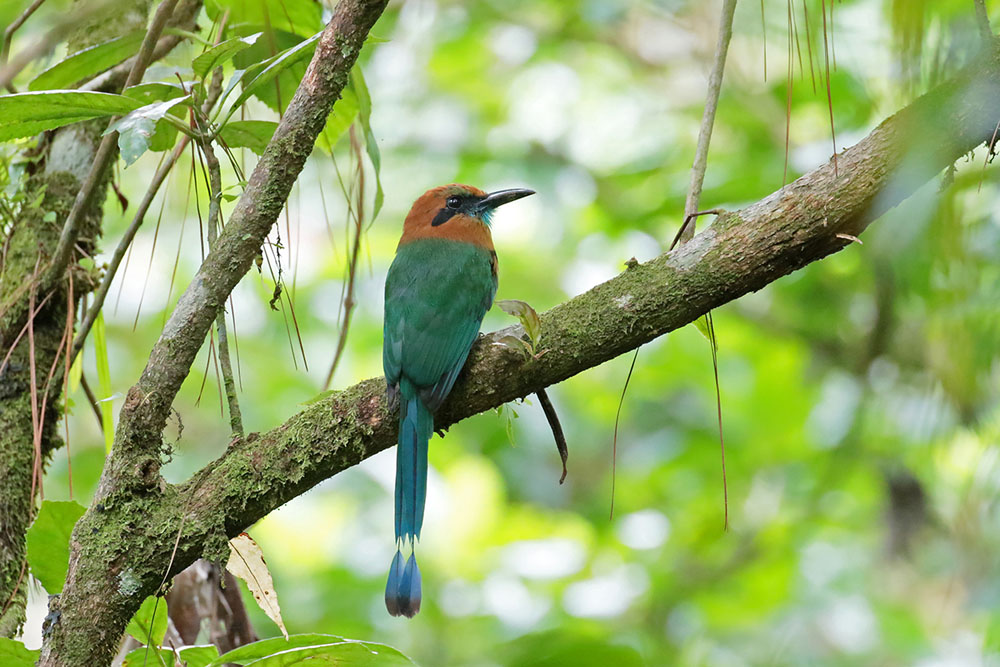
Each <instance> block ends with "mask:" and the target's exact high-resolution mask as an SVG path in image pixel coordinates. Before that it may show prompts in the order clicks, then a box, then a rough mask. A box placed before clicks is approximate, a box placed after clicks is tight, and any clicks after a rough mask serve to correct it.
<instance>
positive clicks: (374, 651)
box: [208, 634, 414, 667]
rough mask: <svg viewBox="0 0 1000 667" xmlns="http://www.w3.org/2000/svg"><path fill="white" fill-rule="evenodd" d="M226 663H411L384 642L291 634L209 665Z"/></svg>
mask: <svg viewBox="0 0 1000 667" xmlns="http://www.w3.org/2000/svg"><path fill="white" fill-rule="evenodd" d="M226 663H236V664H239V665H253V667H288V666H290V665H302V664H305V665H341V666H344V667H362V666H366V665H373V666H374V665H379V666H381V665H413V664H414V662H413V661H412V660H410V659H409V658H407V657H406V656H405V655H403V654H402V653H400V652H399V651H397V650H396V649H394V648H392V647H391V646H386V645H385V644H378V643H375V642H360V641H357V640H354V639H344V638H343V637H337V636H336V635H322V634H304V635H291V636H290V637H289V638H288V640H287V641H286V640H285V639H282V638H281V637H276V638H272V639H263V640H261V641H258V642H254V643H252V644H247V645H245V646H241V647H239V648H237V649H234V650H232V651H230V652H228V653H224V654H223V655H221V656H219V657H218V658H216V659H215V660H214V661H213V662H211V663H210V664H209V666H208V667H221V665H224V664H226Z"/></svg>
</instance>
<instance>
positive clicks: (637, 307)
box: [41, 0, 1000, 665]
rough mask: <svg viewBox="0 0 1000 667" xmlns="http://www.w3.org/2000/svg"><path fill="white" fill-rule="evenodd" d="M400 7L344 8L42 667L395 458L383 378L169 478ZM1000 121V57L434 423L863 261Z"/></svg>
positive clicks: (481, 360)
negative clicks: (185, 428) (289, 215)
mask: <svg viewBox="0 0 1000 667" xmlns="http://www.w3.org/2000/svg"><path fill="white" fill-rule="evenodd" d="M384 5H385V2H384V1H375V0H369V1H365V0H344V1H343V2H341V3H340V5H338V7H337V13H336V14H335V16H334V19H333V20H332V21H331V24H330V25H329V26H328V27H327V30H326V31H325V32H324V35H323V37H322V39H321V41H320V43H319V46H318V47H317V52H316V55H315V56H314V58H313V61H312V63H311V64H310V66H309V70H308V71H307V74H306V76H305V78H304V80H303V82H302V84H301V85H300V86H299V89H298V91H297V92H296V95H295V98H294V100H293V101H292V104H291V105H290V106H289V109H288V111H287V113H286V114H285V116H284V119H283V120H282V123H281V125H280V126H279V128H278V130H277V131H276V133H275V136H274V139H273V140H272V142H271V144H269V146H268V149H267V151H265V153H264V155H263V156H262V158H261V160H260V162H259V164H258V166H257V168H256V169H255V171H254V174H253V176H252V177H251V179H250V182H249V184H248V187H247V189H246V191H245V193H244V195H243V196H242V197H241V199H240V201H239V203H238V205H237V207H236V210H235V211H234V214H233V215H232V216H231V218H230V221H229V223H228V224H227V226H226V229H225V231H224V232H223V234H222V235H221V236H220V237H219V239H218V242H217V243H216V245H215V247H214V248H213V250H212V251H211V252H210V253H209V255H208V257H207V258H206V260H205V262H204V263H203V265H202V267H201V269H200V270H199V272H198V274H197V276H196V277H195V279H194V280H193V281H192V283H191V285H190V286H189V288H188V289H187V291H186V292H185V294H184V296H183V297H182V298H181V300H180V302H179V304H178V307H177V309H176V310H175V312H174V313H173V315H172V316H171V318H170V321H169V322H168V324H167V326H166V327H165V330H164V332H163V334H162V336H161V338H160V340H159V341H158V342H157V344H156V346H155V347H154V349H153V351H152V354H151V356H150V360H149V362H148V364H147V366H146V369H145V371H144V372H143V375H142V377H141V378H140V380H139V382H138V384H137V385H136V386H135V387H133V388H132V389H131V390H130V391H129V394H128V396H127V398H126V402H125V405H124V407H123V408H122V414H121V420H120V425H119V428H118V432H117V434H116V440H115V447H114V450H113V453H112V456H111V458H110V459H109V462H108V464H107V465H106V467H105V471H104V474H103V476H102V481H101V485H100V488H99V490H98V493H97V497H96V498H95V501H94V504H93V506H92V507H91V508H90V509H89V510H88V511H87V513H86V515H85V516H84V517H83V518H82V519H81V521H80V522H79V523H78V524H77V526H76V528H75V530H74V533H73V539H72V542H71V550H72V551H71V558H70V569H69V574H68V577H67V582H66V587H65V589H64V592H63V594H62V595H61V596H60V598H59V599H54V600H53V601H52V603H51V605H50V610H51V613H50V619H51V622H50V624H49V625H48V627H47V638H46V641H45V645H44V647H43V653H42V661H41V664H42V665H101V664H106V663H107V662H108V660H110V657H111V655H112V654H113V649H114V645H115V643H116V642H117V640H118V637H119V636H120V635H121V632H122V630H123V628H124V626H125V623H126V622H127V620H128V618H129V617H130V615H131V614H132V613H133V612H134V610H135V609H136V608H137V607H138V605H139V603H140V602H141V601H142V599H143V598H144V597H145V596H146V595H149V594H150V593H153V592H156V588H157V586H158V584H159V582H160V581H161V580H163V579H164V577H166V576H170V575H173V574H175V573H177V572H179V571H180V570H182V569H183V568H184V567H186V566H187V565H189V564H190V563H191V562H193V561H194V560H195V559H196V558H198V557H200V556H202V555H204V556H205V557H206V558H208V559H209V560H213V561H219V560H223V559H224V558H225V557H226V556H227V555H228V545H227V542H228V539H229V538H230V537H232V536H234V535H236V534H237V533H238V532H240V531H241V530H242V529H244V528H245V527H246V526H248V525H249V524H251V523H252V522H254V521H256V520H257V519H259V518H261V517H263V516H264V515H266V514H267V513H268V512H270V511H271V510H273V509H274V508H276V507H278V506H279V505H281V504H282V503H284V502H287V501H288V500H290V499H291V498H293V497H295V496H296V495H299V494H301V493H303V492H304V491H306V490H307V489H309V488H310V487H312V486H313V485H315V484H317V483H318V482H320V481H322V480H323V479H325V478H327V477H329V476H331V475H333V474H336V473H337V472H340V471H342V470H344V469H345V468H347V467H349V466H351V465H354V464H356V463H357V462H359V461H361V460H362V459H364V458H365V457H367V456H370V455H372V454H374V453H376V452H378V451H380V450H382V449H385V448H387V447H389V446H391V445H392V444H394V442H395V430H396V419H395V417H393V416H392V415H390V414H389V413H388V411H387V407H386V402H385V384H384V381H383V380H382V379H372V380H367V381H365V382H362V383H360V384H358V385H355V386H354V387H351V388H349V389H346V390H344V391H341V392H336V393H334V394H332V395H330V396H328V397H326V398H324V399H322V400H321V401H319V402H317V403H315V404H314V405H312V406H310V407H309V408H307V409H306V410H304V411H302V412H300V413H299V414H297V415H295V416H294V417H292V418H290V419H289V420H288V421H287V422H285V423H284V424H282V425H281V426H279V427H277V428H275V429H273V430H272V431H270V432H268V433H265V434H263V435H258V434H250V435H248V436H247V437H245V438H237V439H234V440H233V441H232V442H231V443H230V446H229V448H228V449H227V451H226V452H225V453H224V454H223V455H222V456H221V457H220V458H219V459H217V460H216V461H214V462H213V463H211V464H209V465H208V466H206V467H205V468H204V469H203V470H201V471H200V472H199V473H197V474H196V475H195V476H194V477H193V478H192V479H191V480H190V481H188V482H186V483H185V484H182V485H170V484H167V483H166V482H165V481H164V480H163V479H162V477H160V475H159V467H160V464H161V455H160V447H161V442H162V441H161V433H162V430H163V427H164V424H165V420H166V417H167V413H168V411H169V409H170V405H171V403H172V401H173V398H174V396H175V394H176V391H177V388H178V387H179V386H180V383H181V382H182V381H183V379H184V377H185V376H186V375H187V373H188V372H189V369H190V365H191V362H192V360H193V358H194V355H195V353H196V352H197V350H198V348H199V347H200V346H201V345H202V343H203V341H204V337H205V335H206V333H207V331H208V329H209V327H210V326H211V323H212V322H213V320H214V318H215V316H216V314H217V312H218V309H219V308H220V307H221V306H222V304H223V303H224V302H225V299H226V297H227V296H228V294H229V292H230V291H231V290H232V289H233V287H234V286H235V285H236V283H237V282H238V281H239V280H240V278H242V276H243V275H244V274H245V273H246V271H247V270H248V269H249V267H250V263H251V261H252V258H253V257H254V255H255V254H256V253H257V251H258V249H259V247H260V245H261V243H262V242H263V240H264V238H265V236H266V234H267V233H268V231H269V230H270V227H271V225H272V224H273V222H274V221H275V219H276V218H277V215H278V213H279V212H280V209H281V206H282V204H283V202H284V199H285V197H286V196H287V194H288V192H289V189H290V188H291V185H292V183H293V182H294V180H295V178H296V176H297V175H298V173H299V171H300V170H301V168H302V164H303V163H304V161H305V158H306V156H307V155H308V153H309V151H310V150H311V148H312V143H313V141H314V139H315V136H316V134H317V133H318V132H319V130H320V128H321V127H322V125H323V121H324V120H325V118H326V114H327V113H328V111H329V108H330V104H331V103H332V102H333V100H334V99H335V97H336V96H337V95H338V94H339V92H340V90H341V89H342V88H343V86H344V84H345V83H346V78H347V74H348V72H349V71H350V67H351V66H352V65H353V63H354V61H355V60H356V58H357V53H358V51H359V50H360V48H361V44H362V42H363V40H364V38H365V35H366V34H367V32H368V30H369V29H370V28H371V25H372V24H373V23H374V21H375V20H376V19H377V18H378V16H379V14H380V13H381V11H382V10H383V8H384ZM998 108H1000V59H998V52H997V48H996V45H995V44H991V45H990V48H989V50H988V51H986V52H984V53H983V54H982V55H981V57H979V58H978V59H977V61H976V62H975V63H974V64H973V65H972V66H970V67H968V68H966V69H965V70H963V71H962V72H961V73H960V74H959V75H958V76H957V77H955V78H954V79H953V80H951V81H949V82H948V83H946V84H944V85H942V86H939V87H937V88H936V89H934V90H933V91H931V92H930V93H928V94H926V95H924V96H922V97H921V98H919V99H918V100H916V101H915V102H914V103H913V104H911V105H910V106H908V107H906V108H905V109H903V110H902V111H900V112H899V113H897V114H896V115H895V116H893V117H891V118H889V119H887V120H886V121H885V122H883V123H882V124H881V125H880V126H879V127H878V128H876V129H875V130H874V131H873V132H872V133H871V134H870V135H869V136H868V137H866V138H865V139H864V140H862V141H861V142H859V143H858V144H857V145H855V146H853V147H851V148H849V149H847V150H846V151H844V152H842V153H840V154H839V155H838V156H837V159H838V169H837V170H836V172H835V170H834V167H833V164H832V163H828V164H826V165H823V166H821V167H820V168H818V169H816V170H814V171H813V172H810V173H809V174H806V175H805V176H803V177H802V178H800V179H798V180H796V181H795V182H793V183H791V184H789V185H788V186H786V187H784V188H782V189H781V190H779V191H777V192H775V193H773V194H771V195H770V196H768V197H766V198H764V199H763V200H761V201H759V202H757V203H755V204H753V205H751V206H748V207H746V208H744V209H741V210H739V211H735V212H732V213H726V214H724V215H721V216H720V217H719V218H718V219H717V220H716V221H715V222H714V224H712V225H711V226H710V227H708V228H707V229H706V230H705V231H703V232H702V233H700V234H698V235H697V236H695V237H694V238H693V239H692V240H691V241H690V242H688V243H687V244H685V245H683V246H681V247H679V248H678V249H676V250H675V251H673V252H671V253H668V254H664V255H662V256H660V257H658V258H656V259H654V260H652V261H650V262H647V263H645V264H638V263H633V264H632V265H631V266H630V267H629V268H628V269H626V270H625V271H624V272H623V273H622V274H620V275H619V276H617V277H616V278H614V279H612V280H610V281H608V282H606V283H603V284H601V285H598V286H597V287H595V288H593V289H592V290H590V291H588V292H586V293H584V294H581V295H580V296H577V297H575V298H573V299H570V300H569V301H567V302H566V303H563V304H561V305H559V306H557V307H556V308H553V309H552V310H550V311H548V312H546V313H544V314H543V315H542V341H541V348H542V349H544V350H546V353H545V354H544V355H543V356H541V357H539V358H537V359H525V358H524V357H522V356H521V355H520V354H519V353H518V352H516V351H514V350H512V349H510V348H507V347H504V346H501V345H498V344H496V343H497V341H498V340H499V339H500V337H502V336H503V335H505V334H510V333H514V334H515V335H523V332H522V331H520V330H519V328H516V327H513V328H511V329H508V330H505V331H503V332H498V333H495V334H491V335H489V336H484V337H481V338H480V339H479V341H478V342H477V344H476V345H475V346H474V348H473V351H472V354H471V355H470V358H469V362H468V365H467V366H466V368H465V370H464V372H463V374H462V376H461V377H460V379H459V382H458V384H457V385H456V387H455V389H454V391H453V392H452V395H451V397H450V399H449V400H448V402H447V403H446V404H445V406H444V407H443V409H442V410H441V412H440V413H439V415H438V417H437V419H436V422H437V424H438V426H441V427H444V426H447V425H449V424H451V423H454V422H455V421H458V420H460V419H463V418H465V417H467V416H469V415H472V414H475V413H478V412H482V411H484V410H487V409H490V408H492V407H495V406H497V405H500V404H502V403H504V402H506V401H509V400H512V399H515V398H519V397H523V396H525V395H527V394H529V393H532V392H534V391H537V390H538V389H539V388H543V387H546V386H548V385H550V384H553V383H555V382H560V381H562V380H564V379H566V378H568V377H571V376H572V375H574V374H576V373H579V372H581V371H583V370H585V369H587V368H590V367H593V366H595V365H598V364H600V363H603V362H604V361H607V360H608V359H611V358H613V357H615V356H618V355H619V354H621V353H623V352H626V351H628V350H630V349H634V348H635V347H637V346H639V345H642V344H643V343H646V342H648V341H650V340H652V339H654V338H656V337H658V336H660V335H663V334H664V333H667V332H669V331H672V330H674V329H676V328H678V327H681V326H683V325H685V324H687V323H689V322H691V321H693V320H695V319H696V318H698V317H699V316H701V315H702V314H704V313H705V312H707V311H709V310H711V309H713V308H716V307H718V306H720V305H722V304H724V303H727V302H728V301H731V300H733V299H736V298H738V297H740V296H742V295H743V294H746V293H748V292H751V291H754V290H758V289H760V288H762V287H763V286H765V285H767V284H768V283H770V282H772V281H774V280H777V279H778V278H780V277H781V276H784V275H786V274H788V273H790V272H792V271H794V270H796V269H798V268H801V267H802V266H805V265H806V264H808V263H810V262H813V261H816V260H818V259H821V258H823V257H825V256H827V255H829V254H831V253H833V252H837V251H839V250H842V249H844V248H845V247H847V246H849V245H851V243H852V242H853V241H852V237H857V236H858V235H860V234H861V233H862V232H863V231H864V230H865V228H866V227H867V226H868V225H869V224H870V223H871V222H872V221H873V220H874V219H876V218H877V217H878V216H879V215H881V214H882V213H884V212H885V211H886V210H888V209H889V208H891V207H892V206H895V205H896V204H898V203H899V202H900V201H902V200H903V199H904V198H906V197H907V196H909V195H910V194H912V193H913V192H914V191H915V190H917V189H918V188H919V187H920V186H922V185H923V184H924V183H926V182H927V181H928V180H929V179H931V178H933V177H934V175H935V174H937V173H939V172H940V171H941V170H942V169H944V168H945V167H947V166H948V165H950V164H951V163H952V162H954V161H955V160H957V159H958V158H960V157H961V156H962V155H964V154H965V153H967V152H968V151H970V150H972V149H973V148H974V147H975V146H976V145H978V144H980V143H982V142H984V141H987V140H989V138H990V136H991V134H992V132H993V129H994V127H995V123H996V109H998Z"/></svg>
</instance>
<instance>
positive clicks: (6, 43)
mask: <svg viewBox="0 0 1000 667" xmlns="http://www.w3.org/2000/svg"><path fill="white" fill-rule="evenodd" d="M44 2H45V0H35V1H34V2H32V3H31V4H30V5H28V8H27V9H25V10H24V11H23V12H22V13H21V15H20V16H18V17H17V18H16V19H14V22H13V23H11V24H10V25H9V26H7V29H6V30H4V31H3V47H2V48H0V65H6V64H7V56H8V55H9V54H10V41H11V40H12V39H13V38H14V33H15V32H17V31H18V30H19V29H20V28H21V26H22V25H24V22H25V21H27V20H28V19H29V18H31V15H32V14H34V13H35V10H37V9H38V8H39V7H41V6H42V3H44Z"/></svg>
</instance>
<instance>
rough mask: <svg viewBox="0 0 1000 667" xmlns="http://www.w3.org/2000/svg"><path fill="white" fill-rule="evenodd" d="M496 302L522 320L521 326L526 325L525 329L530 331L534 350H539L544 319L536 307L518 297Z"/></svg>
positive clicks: (529, 335) (529, 334)
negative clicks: (541, 318)
mask: <svg viewBox="0 0 1000 667" xmlns="http://www.w3.org/2000/svg"><path fill="white" fill-rule="evenodd" d="M496 304H497V306H499V307H500V309H501V310H503V312H505V313H507V314H508V315H513V316H514V317H516V318H517V319H519V320H521V326H523V327H524V330H525V331H526V332H527V333H528V338H530V339H531V347H532V350H533V351H534V350H537V349H538V344H539V342H540V340H541V338H542V321H541V320H540V319H539V318H538V313H536V312H535V309H534V308H532V307H531V306H529V305H528V304H527V303H526V302H524V301H518V300H517V299H504V300H500V301H497V302H496Z"/></svg>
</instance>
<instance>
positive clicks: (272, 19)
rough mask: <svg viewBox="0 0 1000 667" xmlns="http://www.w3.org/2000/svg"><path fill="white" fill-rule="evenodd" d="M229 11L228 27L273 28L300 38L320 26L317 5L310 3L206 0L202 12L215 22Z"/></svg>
mask: <svg viewBox="0 0 1000 667" xmlns="http://www.w3.org/2000/svg"><path fill="white" fill-rule="evenodd" d="M226 10H229V25H231V26H253V27H254V28H255V29H256V28H266V27H270V28H274V29H276V30H284V31H286V32H293V33H296V34H298V35H302V36H303V37H305V36H308V35H311V34H313V33H314V32H316V31H317V30H319V29H320V28H322V27H323V23H322V20H321V15H320V12H321V5H320V3H318V2H315V1H314V0H281V2H280V3H275V2H273V1H272V2H268V3H265V2H261V1H260V0H255V1H254V2H247V1H246V0H206V2H205V13H206V14H208V18H210V19H211V20H213V21H218V20H219V18H220V17H221V16H222V14H223V12H225V11H226Z"/></svg>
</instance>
